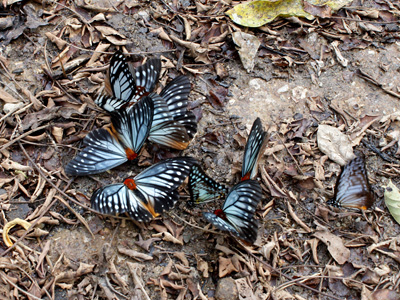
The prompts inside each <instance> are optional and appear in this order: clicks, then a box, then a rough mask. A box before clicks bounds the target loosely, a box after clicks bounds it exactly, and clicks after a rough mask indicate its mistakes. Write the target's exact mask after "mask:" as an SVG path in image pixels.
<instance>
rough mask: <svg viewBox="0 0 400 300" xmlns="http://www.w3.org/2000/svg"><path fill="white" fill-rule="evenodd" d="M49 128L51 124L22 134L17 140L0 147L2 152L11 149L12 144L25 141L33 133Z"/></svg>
mask: <svg viewBox="0 0 400 300" xmlns="http://www.w3.org/2000/svg"><path fill="white" fill-rule="evenodd" d="M48 126H49V124H46V125H43V126H40V127H37V128H34V129H31V130H29V131H28V132H25V133H23V134H21V135H20V136H18V137H16V138H15V139H13V140H11V141H9V142H8V143H6V144H4V145H3V146H1V147H0V151H2V150H4V149H7V148H8V147H10V146H11V145H12V144H14V143H15V142H18V141H19V140H20V139H23V138H24V137H26V136H28V135H30V134H31V133H33V132H35V131H39V130H42V129H45V128H47V127H48Z"/></svg>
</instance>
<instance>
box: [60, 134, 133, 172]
mask: <svg viewBox="0 0 400 300" xmlns="http://www.w3.org/2000/svg"><path fill="white" fill-rule="evenodd" d="M83 142H84V145H86V147H85V148H84V149H83V150H82V151H81V152H79V154H78V155H77V156H76V157H75V158H74V159H73V160H71V161H70V162H69V163H68V165H67V166H66V167H65V172H66V173H67V174H69V175H74V176H82V175H90V174H97V173H101V172H104V171H107V170H109V169H112V168H114V167H116V166H119V165H121V164H123V163H124V162H125V161H127V160H128V159H127V157H126V153H125V150H124V148H123V147H122V146H121V144H120V143H119V142H118V141H117V140H116V139H115V138H114V136H112V135H111V134H110V132H109V131H108V130H106V129H103V128H101V129H97V130H94V131H92V132H90V133H89V134H88V135H87V136H86V137H85V139H84V141H83Z"/></svg>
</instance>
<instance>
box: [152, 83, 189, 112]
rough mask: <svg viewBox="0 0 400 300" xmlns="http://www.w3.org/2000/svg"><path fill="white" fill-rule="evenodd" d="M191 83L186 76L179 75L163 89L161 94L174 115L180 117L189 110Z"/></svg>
mask: <svg viewBox="0 0 400 300" xmlns="http://www.w3.org/2000/svg"><path fill="white" fill-rule="evenodd" d="M190 88H191V84H190V81H189V79H188V78H187V77H186V76H183V75H181V76H178V77H176V78H175V79H174V80H172V81H171V82H170V83H169V84H167V85H166V86H165V88H164V89H163V90H162V91H161V93H160V96H161V97H162V98H163V99H164V100H165V101H166V102H167V105H168V109H169V111H170V112H171V114H172V117H173V118H175V117H179V116H181V115H182V114H184V113H185V112H186V110H187V105H188V96H189V93H190Z"/></svg>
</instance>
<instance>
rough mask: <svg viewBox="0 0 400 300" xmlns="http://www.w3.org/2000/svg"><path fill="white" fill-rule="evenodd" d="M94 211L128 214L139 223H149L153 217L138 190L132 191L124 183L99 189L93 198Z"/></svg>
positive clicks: (109, 213)
mask: <svg viewBox="0 0 400 300" xmlns="http://www.w3.org/2000/svg"><path fill="white" fill-rule="evenodd" d="M90 202H91V206H92V208H93V209H95V210H97V211H99V212H101V213H103V214H108V215H117V214H122V213H128V214H129V216H130V217H131V218H132V219H134V220H136V221H139V222H148V221H150V220H151V219H152V218H153V215H152V214H151V213H150V212H149V211H148V210H147V209H146V208H145V207H144V206H143V203H146V200H145V199H143V196H142V194H141V193H140V192H139V191H137V190H130V189H128V188H127V187H126V185H125V184H123V183H118V184H111V185H108V186H105V187H102V188H100V189H97V190H96V191H95V192H94V193H93V195H92V197H91V200H90Z"/></svg>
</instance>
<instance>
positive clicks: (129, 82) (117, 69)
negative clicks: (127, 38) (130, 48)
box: [109, 51, 137, 101]
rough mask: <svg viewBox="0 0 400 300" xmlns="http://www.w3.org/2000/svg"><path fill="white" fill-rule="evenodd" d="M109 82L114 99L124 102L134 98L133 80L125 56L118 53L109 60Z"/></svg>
mask: <svg viewBox="0 0 400 300" xmlns="http://www.w3.org/2000/svg"><path fill="white" fill-rule="evenodd" d="M109 81H110V84H111V89H112V93H113V96H114V97H116V98H118V99H121V100H124V101H131V99H133V98H135V93H136V91H137V88H136V83H135V79H134V77H133V75H132V73H131V70H130V68H129V65H128V63H127V61H126V58H125V56H124V55H123V54H122V53H121V52H120V51H117V52H115V54H114V55H113V57H112V58H111V61H110V69H109Z"/></svg>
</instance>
